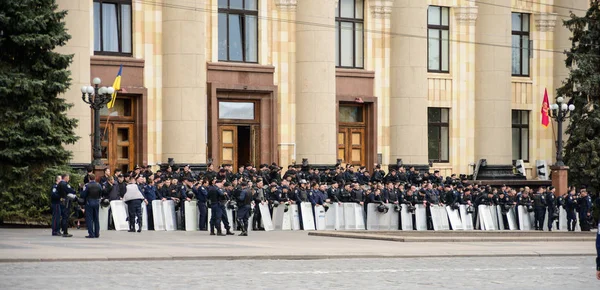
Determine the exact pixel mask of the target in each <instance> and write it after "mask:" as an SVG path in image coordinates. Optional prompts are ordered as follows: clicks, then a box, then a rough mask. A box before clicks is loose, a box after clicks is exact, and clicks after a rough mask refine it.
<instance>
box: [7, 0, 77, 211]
mask: <svg viewBox="0 0 600 290" xmlns="http://www.w3.org/2000/svg"><path fill="white" fill-rule="evenodd" d="M57 8H58V6H57V4H56V3H55V0H19V1H0V220H20V221H42V220H44V216H43V214H44V213H48V211H49V203H50V201H49V193H50V186H51V184H52V182H53V179H54V176H55V175H56V174H59V173H64V172H65V171H69V170H70V169H69V167H68V162H69V160H70V159H71V155H72V154H71V152H69V151H67V150H65V148H64V147H63V145H64V144H72V143H75V142H76V141H77V139H78V137H77V136H76V135H75V133H74V128H75V127H76V126H77V120H75V119H71V118H68V117H67V115H66V111H67V110H68V109H69V108H70V107H71V106H72V104H68V103H66V102H65V100H64V99H63V98H61V97H59V94H62V93H64V92H66V91H67V89H68V88H69V85H70V72H69V70H68V67H69V64H70V63H71V60H72V58H73V56H72V55H63V54H60V53H57V52H55V51H54V50H55V49H56V48H57V47H59V46H63V45H65V43H66V42H67V41H68V40H69V39H70V35H69V34H68V33H67V31H66V29H65V23H64V21H63V20H64V18H65V16H66V14H67V12H66V11H57Z"/></svg>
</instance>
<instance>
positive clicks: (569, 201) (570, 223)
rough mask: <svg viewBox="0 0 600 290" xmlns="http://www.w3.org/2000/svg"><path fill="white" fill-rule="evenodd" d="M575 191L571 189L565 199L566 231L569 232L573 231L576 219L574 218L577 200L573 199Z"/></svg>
mask: <svg viewBox="0 0 600 290" xmlns="http://www.w3.org/2000/svg"><path fill="white" fill-rule="evenodd" d="M574 195H575V189H571V191H569V194H567V196H566V197H565V211H566V212H567V230H568V231H570V232H573V231H575V226H576V223H577V218H576V216H575V207H576V206H577V200H576V199H575V196H574Z"/></svg>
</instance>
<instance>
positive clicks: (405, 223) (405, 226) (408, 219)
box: [400, 204, 413, 231]
mask: <svg viewBox="0 0 600 290" xmlns="http://www.w3.org/2000/svg"><path fill="white" fill-rule="evenodd" d="M412 217H413V214H412V213H410V212H408V204H403V205H402V212H400V218H401V220H402V230H403V231H412V230H413V220H412Z"/></svg>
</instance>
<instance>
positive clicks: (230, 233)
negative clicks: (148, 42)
mask: <svg viewBox="0 0 600 290" xmlns="http://www.w3.org/2000/svg"><path fill="white" fill-rule="evenodd" d="M226 234H227V235H230V236H233V235H235V234H234V233H232V232H231V231H230V230H229V229H227V232H226Z"/></svg>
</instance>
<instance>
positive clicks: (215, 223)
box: [207, 179, 225, 236]
mask: <svg viewBox="0 0 600 290" xmlns="http://www.w3.org/2000/svg"><path fill="white" fill-rule="evenodd" d="M223 181H224V180H223V179H217V180H216V181H215V184H214V185H213V186H211V187H210V188H209V189H208V196H207V197H208V201H209V204H210V209H211V216H210V235H211V236H214V235H215V227H216V228H217V236H225V235H224V234H223V233H222V232H221V216H222V214H221V207H220V206H219V197H220V196H221V195H225V192H224V191H223Z"/></svg>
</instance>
